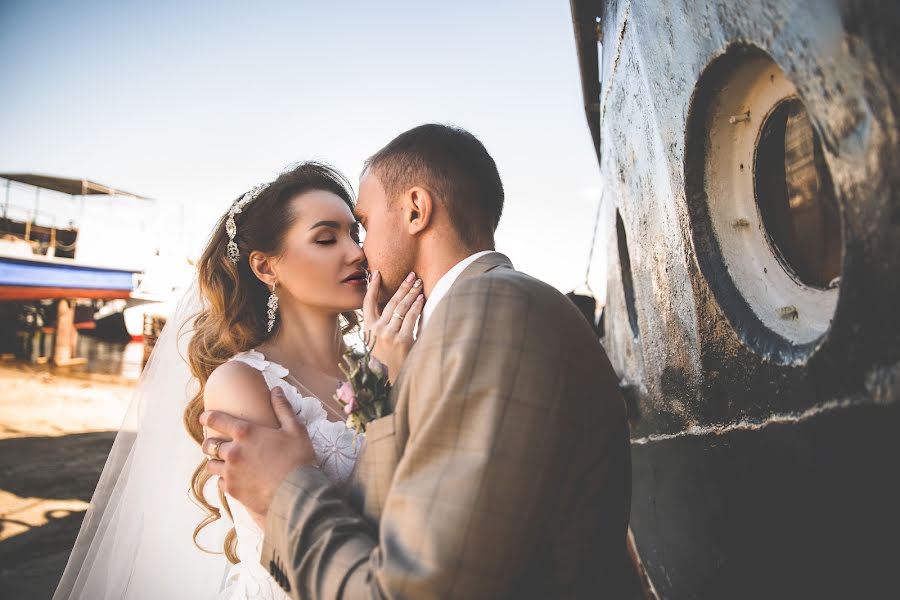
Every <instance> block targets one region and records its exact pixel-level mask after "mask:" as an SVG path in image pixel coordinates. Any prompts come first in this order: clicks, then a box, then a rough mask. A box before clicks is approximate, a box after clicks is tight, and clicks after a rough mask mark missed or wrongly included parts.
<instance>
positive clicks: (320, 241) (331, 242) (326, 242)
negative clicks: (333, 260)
mask: <svg viewBox="0 0 900 600" xmlns="http://www.w3.org/2000/svg"><path fill="white" fill-rule="evenodd" d="M335 242H337V240H318V241H317V242H316V243H317V244H322V245H323V246H330V245H331V244H333V243H335Z"/></svg>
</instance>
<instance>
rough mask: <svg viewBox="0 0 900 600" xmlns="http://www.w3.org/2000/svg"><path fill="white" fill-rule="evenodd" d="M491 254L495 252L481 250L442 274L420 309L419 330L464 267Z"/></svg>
mask: <svg viewBox="0 0 900 600" xmlns="http://www.w3.org/2000/svg"><path fill="white" fill-rule="evenodd" d="M492 252H496V251H495V250H483V251H481V252H476V253H475V254H473V255H471V256H469V257H467V258H464V259H462V260H461V261H459V262H458V263H456V264H455V265H453V267H452V268H451V269H450V270H449V271H447V272H446V273H444V275H443V276H442V277H441V278H440V279H438V282H437V283H436V284H434V288H433V289H432V290H431V293H430V294H428V299H427V300H425V306H424V307H422V319H421V322H420V323H419V330H422V329H424V328H425V324H426V323H427V322H428V319H429V318H430V317H431V315H432V313H434V309H435V308H437V305H438V303H440V301H441V300H442V299H443V298H444V296H446V295H447V292H449V291H450V288H451V287H453V284H454V283H455V282H456V280H457V279H458V278H459V276H460V275H462V272H463V271H465V270H466V267H468V266H469V265H471V264H472V263H473V262H475V261H476V260H478V259H479V258H481V257H482V256H484V255H485V254H491V253H492Z"/></svg>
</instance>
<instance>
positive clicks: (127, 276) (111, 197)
mask: <svg viewBox="0 0 900 600" xmlns="http://www.w3.org/2000/svg"><path fill="white" fill-rule="evenodd" d="M2 180H5V191H6V195H5V202H4V204H3V210H2V217H0V323H2V324H3V326H2V330H3V331H4V332H5V333H4V334H2V335H0V354H14V355H17V356H19V357H22V358H29V359H32V360H38V361H39V362H43V361H44V360H48V359H50V358H51V357H50V356H45V355H44V354H43V351H42V350H41V351H39V352H37V356H35V352H34V341H35V338H36V337H40V338H41V340H40V346H39V347H40V348H41V349H42V348H43V347H44V343H43V342H44V340H43V336H45V335H50V336H52V337H53V344H52V347H53V350H52V352H51V354H52V360H53V362H54V363H55V364H73V363H78V362H81V361H80V360H79V359H78V358H77V357H75V356H74V348H75V339H76V335H77V334H76V332H77V331H79V330H80V331H91V332H92V333H93V334H96V335H100V336H103V337H107V338H108V339H119V340H123V341H125V340H128V339H134V340H140V339H142V336H143V329H144V321H145V315H147V314H150V315H153V316H160V317H162V318H164V317H165V316H166V315H167V314H168V311H171V308H172V306H173V304H174V300H173V298H174V296H175V294H176V289H177V286H171V285H170V286H168V287H163V288H161V289H160V288H159V287H158V286H157V289H158V290H159V291H149V290H148V289H146V285H145V275H146V271H147V268H148V266H150V265H153V264H154V258H155V257H158V256H159V255H160V249H159V247H158V244H157V243H156V240H155V239H154V238H153V237H152V235H151V229H152V228H151V227H150V225H151V224H152V221H153V218H154V213H155V208H156V201H155V200H152V199H149V198H146V197H144V196H139V195H137V194H133V193H130V192H125V191H122V190H119V189H116V188H112V187H110V186H106V185H103V184H99V183H96V182H93V181H90V180H87V179H73V178H66V177H56V176H48V175H37V174H30V173H3V174H0V181H2ZM12 192H16V193H17V196H18V197H19V198H21V197H22V196H23V192H26V193H28V192H30V193H31V194H33V201H32V206H31V207H30V208H26V207H23V206H21V204H20V203H17V204H12V203H11V196H12ZM48 192H50V193H49V194H48ZM104 200H105V203H104ZM48 206H49V207H50V208H49V210H48ZM42 208H43V210H41V209H42ZM60 222H62V223H65V225H63V226H58V223H60ZM86 234H87V235H86ZM129 263H132V264H129ZM157 279H158V277H157ZM157 283H158V282H157ZM107 321H108V322H107ZM116 323H118V324H119V326H118V327H115V326H114V325H115V324H116Z"/></svg>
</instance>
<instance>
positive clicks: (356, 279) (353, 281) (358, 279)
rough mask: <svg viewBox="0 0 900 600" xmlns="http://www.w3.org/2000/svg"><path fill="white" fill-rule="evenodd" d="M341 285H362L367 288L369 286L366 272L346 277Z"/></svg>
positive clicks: (354, 273) (358, 272)
mask: <svg viewBox="0 0 900 600" xmlns="http://www.w3.org/2000/svg"><path fill="white" fill-rule="evenodd" d="M341 283H347V284H350V285H362V286H365V285H367V284H368V280H367V279H366V272H365V271H362V270H360V271H354V272H353V273H351V274H350V275H349V276H347V277H345V278H344V279H343V280H342V281H341Z"/></svg>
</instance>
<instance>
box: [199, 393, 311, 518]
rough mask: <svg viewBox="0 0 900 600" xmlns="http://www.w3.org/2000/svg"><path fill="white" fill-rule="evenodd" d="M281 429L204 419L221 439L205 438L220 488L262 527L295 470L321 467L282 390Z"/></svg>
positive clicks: (219, 415)
mask: <svg viewBox="0 0 900 600" xmlns="http://www.w3.org/2000/svg"><path fill="white" fill-rule="evenodd" d="M271 400H272V409H273V410H274V412H275V416H276V418H277V419H278V427H277V428H272V427H266V426H265V425H259V424H256V423H251V422H250V421H246V420H244V419H240V418H238V417H233V416H231V415H229V414H226V413H223V412H218V411H207V412H204V413H203V414H202V415H200V423H202V424H203V425H204V426H205V427H206V428H207V429H211V430H214V431H216V432H220V433H221V435H222V438H228V439H222V438H212V437H210V438H206V439H205V440H203V453H204V454H205V455H206V456H207V457H209V462H208V463H207V468H208V469H209V472H210V473H212V474H213V475H218V476H219V489H221V490H222V491H223V492H225V493H226V494H228V495H229V496H231V497H233V498H235V499H237V500H238V502H240V503H241V504H243V505H244V506H245V507H246V508H247V509H248V510H249V511H250V512H251V513H252V514H253V516H254V518H255V519H256V521H257V522H258V523H259V524H260V526H264V523H265V516H266V514H267V513H268V512H269V506H270V505H271V504H272V499H273V498H274V497H275V492H276V491H277V490H278V486H280V485H281V482H282V481H284V479H285V477H287V476H288V474H290V473H291V472H292V471H293V470H295V469H297V468H299V467H303V466H306V465H315V464H316V454H315V450H314V449H313V446H312V441H311V440H310V439H309V433H308V432H307V430H306V427H305V426H304V425H303V423H301V422H300V420H299V419H298V418H297V415H296V414H295V413H294V409H293V408H292V407H291V404H290V402H288V400H287V398H286V397H285V395H284V392H283V391H282V390H281V388H279V387H275V388H273V389H272V390H271Z"/></svg>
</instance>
